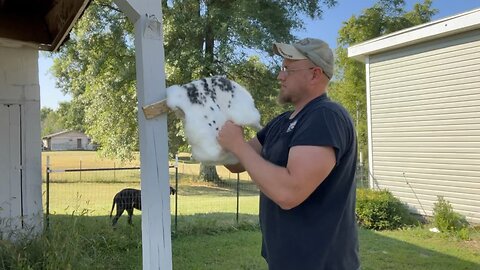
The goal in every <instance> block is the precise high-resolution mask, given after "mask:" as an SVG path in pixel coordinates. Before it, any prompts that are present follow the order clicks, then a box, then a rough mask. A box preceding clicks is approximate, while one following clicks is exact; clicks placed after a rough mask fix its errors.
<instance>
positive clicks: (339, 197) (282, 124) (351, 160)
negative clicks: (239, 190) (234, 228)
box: [217, 38, 360, 270]
mask: <svg viewBox="0 0 480 270" xmlns="http://www.w3.org/2000/svg"><path fill="white" fill-rule="evenodd" d="M273 50H274V52H275V53H276V54H278V55H280V56H282V57H283V66H282V68H281V71H280V73H279V74H278V80H279V81H280V85H281V87H280V93H279V101H280V102H282V103H291V104H293V105H294V108H295V109H294V111H293V112H291V111H290V112H285V113H283V114H281V115H279V116H278V117H276V118H274V119H273V120H272V121H270V122H269V123H268V124H267V125H266V126H265V127H264V128H263V129H262V130H261V131H259V132H258V134H257V136H256V137H255V138H253V139H251V140H250V141H248V142H246V141H245V140H244V138H243V130H242V128H241V127H240V126H237V125H235V124H233V123H232V122H226V123H225V125H224V126H223V127H222V129H221V130H220V132H219V134H218V138H217V139H218V141H219V143H220V145H221V146H222V147H223V148H225V149H226V150H228V151H230V152H232V153H233V154H234V155H235V156H236V157H237V158H238V160H239V161H240V162H239V163H238V164H236V165H227V166H226V167H227V168H228V169H229V170H230V171H232V172H242V171H245V170H246V171H247V172H248V173H249V174H250V176H251V178H252V179H253V181H254V182H255V183H256V184H257V186H258V187H259V189H260V191H261V192H260V226H261V230H262V238H263V239H262V256H263V257H264V258H265V260H266V261H267V263H268V266H269V269H271V270H277V269H281V270H289V269H292V270H293V269H295V270H297V269H302V270H309V269H348V270H355V269H359V267H360V263H359V258H358V238H357V227H356V221H355V182H354V174H355V165H356V153H357V145H356V138H355V131H354V127H353V123H352V120H351V118H350V117H349V115H348V113H347V112H346V110H345V109H344V108H343V107H341V106H340V105H339V104H337V103H335V102H332V101H330V99H329V98H328V97H327V94H326V91H327V85H328V83H329V81H330V79H331V78H332V75H333V66H334V59H333V53H332V50H331V49H330V48H329V47H328V45H327V44H326V43H325V42H323V41H321V40H318V39H313V38H306V39H303V40H301V41H299V42H297V43H294V44H291V45H290V44H282V43H275V44H274V45H273Z"/></svg>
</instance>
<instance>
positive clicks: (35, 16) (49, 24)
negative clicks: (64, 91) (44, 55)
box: [0, 0, 91, 51]
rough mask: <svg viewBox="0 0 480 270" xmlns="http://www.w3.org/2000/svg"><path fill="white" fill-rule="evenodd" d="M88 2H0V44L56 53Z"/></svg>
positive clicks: (18, 0) (1, 0) (30, 0)
mask: <svg viewBox="0 0 480 270" xmlns="http://www.w3.org/2000/svg"><path fill="white" fill-rule="evenodd" d="M90 1H91V0H0V45H2V46H7V47H23V46H27V47H32V48H36V49H39V50H45V51H56V50H57V49H58V48H59V47H60V46H61V45H62V44H63V42H64V41H65V40H67V39H68V34H69V33H70V30H71V29H72V27H73V25H74V24H75V22H76V21H77V20H78V18H79V17H80V16H81V15H82V13H83V11H84V10H85V8H86V7H87V6H88V4H89V3H90Z"/></svg>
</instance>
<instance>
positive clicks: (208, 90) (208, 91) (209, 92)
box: [202, 79, 217, 103]
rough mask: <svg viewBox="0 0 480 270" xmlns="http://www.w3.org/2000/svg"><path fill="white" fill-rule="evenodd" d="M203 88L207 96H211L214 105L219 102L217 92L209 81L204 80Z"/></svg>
mask: <svg viewBox="0 0 480 270" xmlns="http://www.w3.org/2000/svg"><path fill="white" fill-rule="evenodd" d="M202 86H203V92H204V93H205V95H207V96H209V97H210V98H211V99H212V101H213V102H214V103H216V100H217V92H215V90H214V87H211V86H210V85H209V84H208V82H207V79H202Z"/></svg>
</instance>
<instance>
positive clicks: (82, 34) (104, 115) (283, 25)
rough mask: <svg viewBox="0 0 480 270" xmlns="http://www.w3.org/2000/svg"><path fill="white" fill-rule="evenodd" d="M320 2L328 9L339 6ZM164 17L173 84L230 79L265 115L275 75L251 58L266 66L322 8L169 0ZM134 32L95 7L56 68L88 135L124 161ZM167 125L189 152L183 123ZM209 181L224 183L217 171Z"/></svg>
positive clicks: (131, 124)
mask: <svg viewBox="0 0 480 270" xmlns="http://www.w3.org/2000/svg"><path fill="white" fill-rule="evenodd" d="M322 3H323V5H324V7H330V6H332V5H334V4H335V3H336V1H335V0H323V1H322ZM162 11H163V27H164V41H165V42H164V45H165V58H166V65H165V69H166V75H167V76H166V77H167V85H172V84H184V83H187V82H189V81H192V80H194V79H198V78H201V77H206V76H210V75H215V74H226V75H228V76H229V77H230V78H231V79H233V80H238V81H239V82H240V83H242V84H244V86H246V87H247V88H249V89H250V90H252V89H253V88H255V89H254V90H252V94H253V95H254V97H255V98H258V99H259V100H260V101H261V102H257V105H258V106H259V107H260V110H261V111H262V113H265V112H272V111H274V110H272V109H271V108H276V106H277V105H275V99H273V98H272V93H273V92H274V91H275V90H277V89H276V88H277V87H275V85H278V84H277V83H276V80H275V75H274V72H275V71H276V68H274V67H272V66H269V65H268V64H264V63H262V62H261V61H260V60H259V59H260V58H251V57H249V54H248V53H247V51H256V52H257V53H258V54H261V55H262V56H263V57H262V58H267V59H268V53H271V44H272V43H273V42H274V41H282V42H290V41H292V40H293V39H294V37H293V36H292V35H291V31H292V30H293V29H298V28H301V27H303V22H302V20H301V16H302V15H306V16H308V17H310V18H320V17H321V15H322V6H321V4H320V2H319V1H311V0H300V1H283V0H282V1H278V0H263V1H250V0H178V1H175V0H169V1H167V0H163V1H162ZM132 32H133V27H132V25H131V24H130V23H129V22H128V20H127V19H126V17H125V16H124V15H123V14H122V13H121V12H119V10H118V9H117V8H116V7H115V6H114V5H112V3H111V1H109V0H101V1H100V0H99V1H94V2H92V4H91V5H90V7H89V8H88V9H87V11H86V12H85V14H84V16H83V17H82V19H81V20H80V21H79V23H78V24H77V26H76V27H75V29H74V30H73V31H72V34H71V39H70V40H69V41H68V42H67V43H66V46H63V47H62V49H61V51H60V53H59V54H58V55H57V58H56V59H55V61H54V67H53V70H54V74H55V76H56V77H57V86H58V87H60V88H61V89H63V91H64V92H68V93H70V94H71V95H72V97H73V101H74V102H75V103H77V104H82V106H83V108H84V119H83V123H85V124H84V127H85V131H86V133H87V134H88V135H89V136H90V137H91V138H92V139H93V140H95V141H96V142H98V143H99V144H100V145H101V148H100V150H101V151H102V153H103V154H104V155H108V156H115V157H120V158H123V159H128V158H130V157H132V151H134V150H136V149H137V148H138V130H137V123H136V114H137V106H136V96H135V66H134V60H135V59H134V47H133V35H132ZM112 48H113V49H112ZM250 87H252V88H250ZM261 93H263V94H265V95H263V94H261ZM264 102H265V104H263V103H264ZM260 103H262V104H260ZM262 108H263V109H262ZM266 108H269V110H266ZM168 121H169V123H168V126H169V145H170V149H169V151H170V153H171V154H173V153H175V152H176V151H177V150H178V149H182V148H185V139H184V137H183V134H182V130H181V128H180V127H181V125H180V124H179V121H178V119H176V118H174V117H173V115H172V114H169V117H168ZM210 169H211V168H210ZM206 175H207V176H206V177H207V178H208V179H209V180H216V179H218V175H216V172H215V173H213V174H210V173H207V174H206Z"/></svg>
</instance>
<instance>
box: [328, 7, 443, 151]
mask: <svg viewBox="0 0 480 270" xmlns="http://www.w3.org/2000/svg"><path fill="white" fill-rule="evenodd" d="M431 5H432V1H431V0H425V1H424V2H423V3H417V4H415V5H414V7H413V9H412V10H411V11H406V10H405V8H404V7H405V1H404V0H380V1H378V2H377V3H376V4H375V5H374V6H373V7H371V8H368V9H365V10H364V11H363V12H362V14H361V15H359V16H352V17H351V18H350V19H348V20H347V21H346V22H344V23H343V27H342V28H341V29H340V30H339V33H338V34H339V36H338V39H337V45H338V46H337V49H336V57H337V58H336V65H337V70H336V78H337V79H338V80H337V81H336V82H335V83H333V84H332V85H331V87H330V92H329V93H330V96H331V97H332V98H333V99H335V100H337V101H339V102H341V103H342V104H343V105H344V106H345V107H346V108H347V110H348V111H349V113H350V114H351V115H352V117H353V118H354V122H356V123H358V125H357V126H356V129H357V132H358V137H359V146H360V149H361V151H362V152H363V153H364V154H366V153H367V147H366V145H367V136H368V134H367V115H366V113H367V107H366V103H367V100H366V84H365V65H364V63H361V62H358V61H356V60H354V59H351V58H348V55H347V48H348V47H349V46H352V45H355V44H358V43H361V42H363V41H367V40H370V39H373V38H376V37H379V36H382V35H386V34H389V33H392V32H395V31H399V30H401V29H404V28H408V27H412V26H415V25H418V24H422V23H425V22H428V21H430V19H431V17H432V16H433V15H434V14H435V13H436V12H437V11H436V10H435V9H432V8H431Z"/></svg>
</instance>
